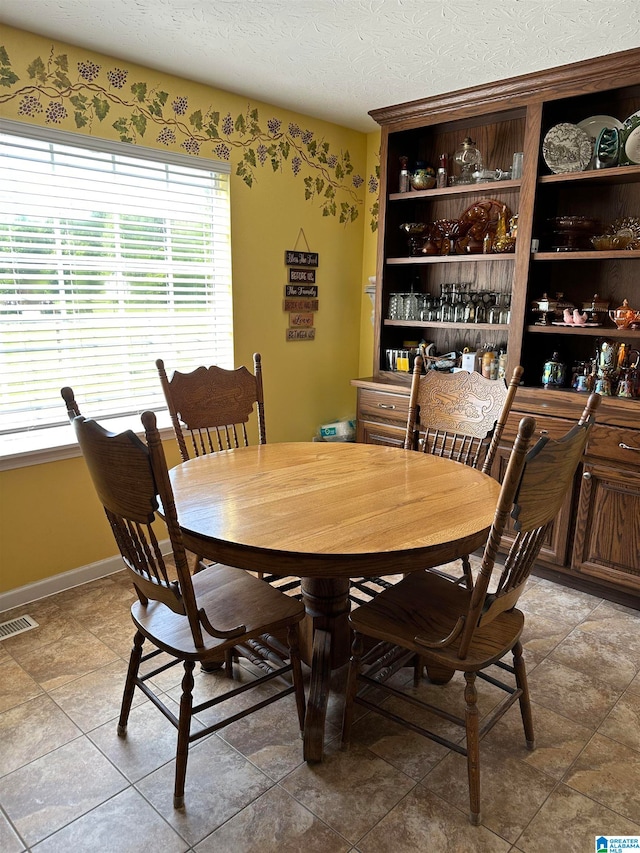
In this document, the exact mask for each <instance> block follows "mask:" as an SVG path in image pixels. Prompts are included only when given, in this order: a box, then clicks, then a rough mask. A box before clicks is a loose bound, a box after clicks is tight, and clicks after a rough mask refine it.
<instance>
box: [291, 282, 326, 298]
mask: <svg viewBox="0 0 640 853" xmlns="http://www.w3.org/2000/svg"><path fill="white" fill-rule="evenodd" d="M284 295H285V296H287V297H292V296H297V297H300V296H307V297H309V296H312V297H314V298H315V297H317V296H318V285H317V284H286V285H285V288H284Z"/></svg>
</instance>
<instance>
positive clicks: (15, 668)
mask: <svg viewBox="0 0 640 853" xmlns="http://www.w3.org/2000/svg"><path fill="white" fill-rule="evenodd" d="M39 693H42V688H41V687H40V686H39V685H38V684H37V683H36V682H35V681H34V680H33V678H31V676H30V675H27V673H26V672H25V671H24V669H23V668H22V667H21V666H20V664H18V663H16V661H14V660H13V658H10V657H8V656H7V658H6V659H4V660H2V661H0V712H2V711H6V710H7V709H8V708H15V706H16V705H21V704H22V703H23V702H26V701H27V700H28V699H33V698H34V696H37V695H38V694H39Z"/></svg>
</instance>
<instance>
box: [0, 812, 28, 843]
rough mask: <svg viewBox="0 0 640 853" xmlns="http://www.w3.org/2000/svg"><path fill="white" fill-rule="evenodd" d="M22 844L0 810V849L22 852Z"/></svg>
mask: <svg viewBox="0 0 640 853" xmlns="http://www.w3.org/2000/svg"><path fill="white" fill-rule="evenodd" d="M24 849H25V846H24V844H23V843H22V841H21V840H20V839H19V838H18V836H17V835H16V833H15V832H14V830H13V828H12V826H11V824H10V823H9V821H8V820H7V819H6V817H5V816H4V815H3V814H2V813H1V812H0V850H2V853H22V851H23V850H24Z"/></svg>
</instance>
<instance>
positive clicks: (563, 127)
mask: <svg viewBox="0 0 640 853" xmlns="http://www.w3.org/2000/svg"><path fill="white" fill-rule="evenodd" d="M592 155H593V143H592V141H591V138H590V136H589V134H588V133H587V132H586V131H584V130H582V128H581V127H578V125H577V124H567V123H566V122H565V123H563V124H556V125H555V126H554V127H552V128H551V130H549V131H548V132H547V135H546V136H545V138H544V140H543V142H542V156H543V157H544V161H545V163H546V164H547V166H548V167H549V168H550V169H551V171H552V172H553V173H554V174H556V175H558V174H561V173H562V172H582V171H584V170H585V169H586V168H587V166H588V165H589V162H590V160H591V157H592Z"/></svg>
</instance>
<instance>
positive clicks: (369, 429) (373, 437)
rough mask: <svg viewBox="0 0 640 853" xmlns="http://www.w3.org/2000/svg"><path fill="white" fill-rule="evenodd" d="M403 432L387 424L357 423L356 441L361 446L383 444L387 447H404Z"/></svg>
mask: <svg viewBox="0 0 640 853" xmlns="http://www.w3.org/2000/svg"><path fill="white" fill-rule="evenodd" d="M404 435H405V430H404V429H401V428H399V427H392V426H389V425H388V424H376V423H372V422H371V421H360V420H359V421H358V427H357V433H356V440H357V441H360V442H362V443H363V444H384V445H386V446H387V447H404Z"/></svg>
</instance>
